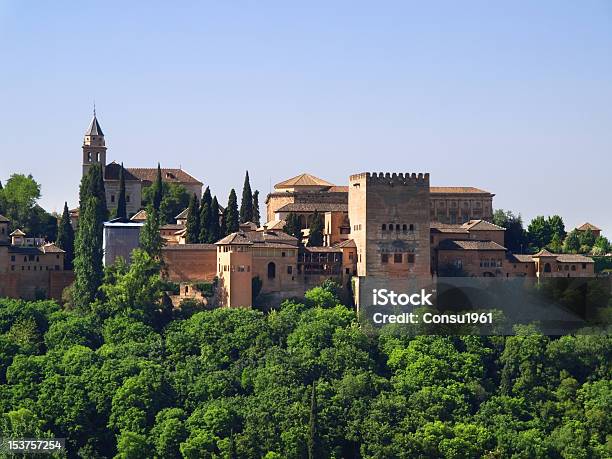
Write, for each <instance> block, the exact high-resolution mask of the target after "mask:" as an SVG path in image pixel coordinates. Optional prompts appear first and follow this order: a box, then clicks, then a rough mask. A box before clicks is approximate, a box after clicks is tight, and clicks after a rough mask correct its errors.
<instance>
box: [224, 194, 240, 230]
mask: <svg viewBox="0 0 612 459" xmlns="http://www.w3.org/2000/svg"><path fill="white" fill-rule="evenodd" d="M239 218H240V216H239V214H238V198H237V197H236V191H235V190H234V189H233V188H232V190H231V191H230V195H229V199H228V200H227V207H226V208H225V213H224V218H223V225H224V228H225V231H224V233H225V235H228V234H232V233H235V232H236V231H238V230H239V229H240V223H239Z"/></svg>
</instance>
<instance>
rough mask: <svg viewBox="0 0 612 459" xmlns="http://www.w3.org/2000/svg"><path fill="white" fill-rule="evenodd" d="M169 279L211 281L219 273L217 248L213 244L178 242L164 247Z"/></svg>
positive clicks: (163, 251)
mask: <svg viewBox="0 0 612 459" xmlns="http://www.w3.org/2000/svg"><path fill="white" fill-rule="evenodd" d="M162 257H163V259H164V262H165V263H166V273H167V278H168V280H170V281H172V282H198V281H211V280H213V279H214V278H215V276H216V275H217V248H216V247H215V246H214V245H213V244H177V245H169V246H166V247H164V248H163V249H162Z"/></svg>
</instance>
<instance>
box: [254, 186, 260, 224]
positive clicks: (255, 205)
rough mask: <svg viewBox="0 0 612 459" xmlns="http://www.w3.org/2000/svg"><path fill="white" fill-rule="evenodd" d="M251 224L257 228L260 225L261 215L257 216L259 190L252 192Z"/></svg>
mask: <svg viewBox="0 0 612 459" xmlns="http://www.w3.org/2000/svg"><path fill="white" fill-rule="evenodd" d="M253 223H255V224H256V225H257V226H258V227H259V226H260V225H261V215H260V214H259V190H255V191H254V192H253Z"/></svg>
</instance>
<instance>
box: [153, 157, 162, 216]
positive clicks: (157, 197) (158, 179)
mask: <svg viewBox="0 0 612 459" xmlns="http://www.w3.org/2000/svg"><path fill="white" fill-rule="evenodd" d="M152 188H153V189H152V194H153V202H152V204H153V208H154V209H157V210H159V211H161V203H162V199H163V195H164V190H163V182H162V175H161V166H160V165H159V163H157V175H156V176H155V182H154V183H153V185H152Z"/></svg>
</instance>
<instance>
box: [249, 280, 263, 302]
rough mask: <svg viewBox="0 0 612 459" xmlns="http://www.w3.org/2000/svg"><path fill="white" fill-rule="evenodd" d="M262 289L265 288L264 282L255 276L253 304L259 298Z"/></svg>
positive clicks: (252, 291)
mask: <svg viewBox="0 0 612 459" xmlns="http://www.w3.org/2000/svg"><path fill="white" fill-rule="evenodd" d="M262 287H263V282H262V280H261V279H260V278H259V276H255V277H253V278H252V279H251V295H252V301H253V304H254V303H255V300H256V299H257V297H258V296H259V293H260V292H261V288H262Z"/></svg>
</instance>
